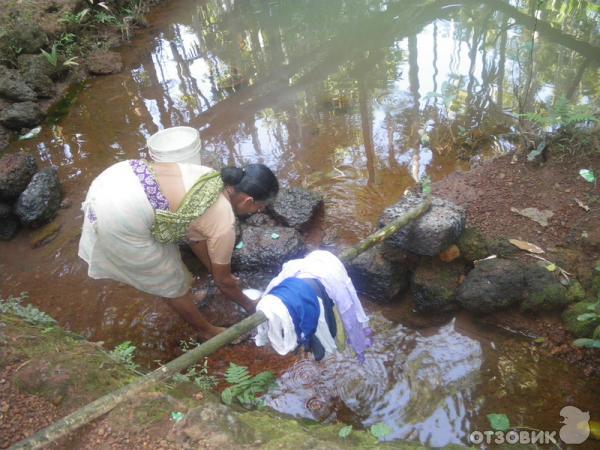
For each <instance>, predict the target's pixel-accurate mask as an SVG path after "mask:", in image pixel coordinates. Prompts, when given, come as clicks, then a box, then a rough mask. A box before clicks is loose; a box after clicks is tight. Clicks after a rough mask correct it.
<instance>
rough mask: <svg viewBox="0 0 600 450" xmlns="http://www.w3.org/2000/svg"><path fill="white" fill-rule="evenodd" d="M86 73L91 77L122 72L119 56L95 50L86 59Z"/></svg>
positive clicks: (114, 53)
mask: <svg viewBox="0 0 600 450" xmlns="http://www.w3.org/2000/svg"><path fill="white" fill-rule="evenodd" d="M86 65H87V69H88V72H89V73H91V74H92V75H110V74H112V73H119V72H121V71H122V70H123V61H122V60H121V55H120V54H119V53H117V52H111V51H106V50H96V51H94V52H92V53H91V54H90V55H88V57H87V58H86Z"/></svg>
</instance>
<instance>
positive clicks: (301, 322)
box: [269, 278, 320, 347]
mask: <svg viewBox="0 0 600 450" xmlns="http://www.w3.org/2000/svg"><path fill="white" fill-rule="evenodd" d="M269 294H272V295H275V296H276V297H278V298H280V299H281V301H282V302H283V304H284V305H285V306H286V308H287V309H288V311H289V313H290V316H291V317H292V322H293V323H294V329H295V330H296V336H298V344H301V345H304V346H306V347H309V346H310V341H311V338H312V337H313V335H314V334H315V332H316V331H317V323H318V321H319V313H320V308H319V300H318V299H317V294H316V293H315V291H314V290H313V289H312V288H311V287H310V285H308V284H307V283H306V282H304V281H302V280H301V279H300V278H286V279H285V280H283V281H282V282H281V283H279V284H278V285H277V286H275V287H274V288H273V289H271V291H270V292H269Z"/></svg>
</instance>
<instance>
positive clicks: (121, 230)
mask: <svg viewBox="0 0 600 450" xmlns="http://www.w3.org/2000/svg"><path fill="white" fill-rule="evenodd" d="M278 190H279V183H278V182H277V178H276V177H275V175H274V174H273V172H271V170H270V169H269V168H268V167H266V166H264V165H262V164H249V165H247V166H245V167H244V168H235V167H226V168H224V169H222V170H221V172H216V171H214V170H213V169H211V168H209V167H205V166H201V165H198V164H188V163H149V162H147V161H144V160H129V161H122V162H119V163H117V164H114V165H113V166H111V167H109V168H108V169H106V170H105V171H104V172H102V173H101V174H100V175H99V176H98V177H97V178H96V179H95V180H94V181H93V182H92V184H91V186H90V189H89V191H88V194H87V197H86V200H85V202H84V203H83V207H82V209H83V211H84V223H83V230H82V235H81V240H80V242H79V256H80V257H81V258H82V259H84V260H85V261H86V262H87V263H88V265H89V269H88V275H89V276H90V277H92V278H111V279H113V280H117V281H121V282H123V283H127V284H129V285H131V286H133V287H135V288H137V289H139V290H141V291H144V292H148V293H150V294H153V295H157V296H160V297H163V298H165V299H167V304H168V305H169V306H170V307H171V308H172V309H173V310H175V311H176V312H177V313H179V314H180V315H181V317H183V318H184V319H185V320H186V321H187V322H189V323H190V324H191V325H192V326H194V327H195V328H196V329H197V330H198V332H199V334H200V336H199V337H200V338H201V339H209V338H211V337H213V336H215V335H217V334H218V333H220V332H221V331H223V328H220V327H216V326H214V325H212V324H211V323H209V322H208V321H207V320H206V319H205V318H204V317H203V316H202V314H201V313H200V312H199V311H198V308H197V307H196V305H195V304H194V301H193V296H192V292H191V289H190V287H191V283H192V280H193V278H192V275H191V274H190V273H189V271H188V270H187V269H186V267H185V265H184V264H183V262H182V260H181V255H180V253H179V249H178V246H177V243H178V242H180V241H187V242H188V243H189V245H190V247H191V249H192V250H193V252H194V254H195V255H196V256H197V257H198V258H199V259H200V261H201V262H202V263H203V264H204V265H205V266H206V268H207V269H208V270H209V271H210V272H211V273H212V275H213V277H214V280H215V282H216V284H217V286H218V287H219V289H220V290H221V292H222V293H223V294H224V295H225V296H226V297H227V298H228V299H230V300H233V301H234V302H236V303H238V304H239V305H240V306H242V307H243V308H244V309H246V310H247V311H252V310H253V309H254V303H253V302H252V301H251V300H250V299H249V298H248V297H246V296H245V295H244V294H243V293H242V291H241V290H240V288H239V286H238V283H237V279H236V278H235V277H234V276H233V275H232V274H231V266H230V261H231V254H232V252H233V247H234V244H235V229H234V225H235V215H238V216H244V215H249V214H253V213H255V212H258V211H261V210H262V209H263V208H264V207H265V206H266V205H267V203H268V202H269V201H271V200H272V199H273V198H274V197H275V196H276V195H277V192H278Z"/></svg>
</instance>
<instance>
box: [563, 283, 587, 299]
mask: <svg viewBox="0 0 600 450" xmlns="http://www.w3.org/2000/svg"><path fill="white" fill-rule="evenodd" d="M585 297H586V294H585V290H584V289H583V286H582V285H581V283H580V282H579V281H571V283H570V284H569V287H568V288H567V298H568V299H569V302H571V303H576V302H580V301H582V300H585Z"/></svg>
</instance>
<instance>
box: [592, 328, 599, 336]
mask: <svg viewBox="0 0 600 450" xmlns="http://www.w3.org/2000/svg"><path fill="white" fill-rule="evenodd" d="M592 338H593V339H600V325H598V326H597V327H596V329H595V330H594V334H592Z"/></svg>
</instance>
